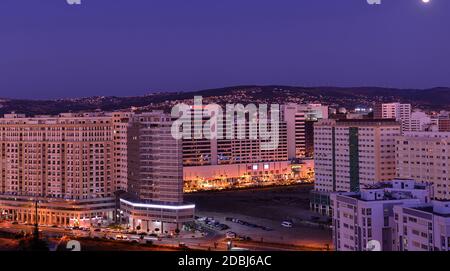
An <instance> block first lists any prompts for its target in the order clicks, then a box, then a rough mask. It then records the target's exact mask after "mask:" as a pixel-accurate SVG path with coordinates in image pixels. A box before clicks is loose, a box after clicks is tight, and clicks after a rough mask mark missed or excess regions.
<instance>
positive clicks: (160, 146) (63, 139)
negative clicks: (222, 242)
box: [0, 112, 194, 230]
mask: <svg viewBox="0 0 450 271" xmlns="http://www.w3.org/2000/svg"><path fill="white" fill-rule="evenodd" d="M170 123H171V117H170V115H167V114H164V113H163V112H151V113H140V114H135V113H133V112H114V113H103V112H99V113H81V114H74V113H67V114H60V115H59V116H35V117H32V118H28V117H25V116H24V115H18V114H7V115H5V117H4V118H0V158H1V159H0V172H1V175H0V209H2V210H5V211H6V212H7V213H8V214H10V215H11V217H12V218H13V219H16V220H21V221H26V222H31V221H35V220H36V218H35V217H34V211H33V210H34V209H33V208H34V207H33V206H34V204H35V201H37V202H38V206H39V214H38V217H37V220H38V221H39V222H40V223H44V224H48V225H79V224H85V225H92V224H93V223H98V221H108V220H109V221H111V220H114V219H116V216H117V215H119V214H120V215H119V217H120V218H121V219H122V220H123V221H126V222H128V223H129V224H130V225H131V226H134V227H137V226H139V228H141V229H145V230H147V229H148V230H150V229H154V228H155V227H151V226H149V227H146V226H147V225H139V224H144V223H148V224H150V223H151V222H155V221H158V223H161V221H162V222H163V223H167V224H168V226H167V227H166V229H169V228H174V227H178V226H179V224H180V223H183V222H185V221H188V220H189V219H192V218H193V210H194V206H193V205H188V204H184V203H183V202H182V169H181V167H182V160H181V143H180V142H179V141H177V140H175V139H174V138H173V137H172V136H171V134H170ZM120 191H123V192H124V193H120V195H121V199H120V202H121V204H120V206H117V204H116V202H117V201H116V196H117V195H118V193H117V192H120ZM119 207H120V208H121V211H120V212H117V210H118V208H119ZM143 217H145V219H143ZM138 221H139V223H138ZM169 225H171V227H170V226H169ZM152 226H154V225H152ZM157 227H158V229H161V228H162V226H161V225H158V226H157Z"/></svg>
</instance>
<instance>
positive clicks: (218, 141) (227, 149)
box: [183, 108, 288, 166]
mask: <svg viewBox="0 0 450 271" xmlns="http://www.w3.org/2000/svg"><path fill="white" fill-rule="evenodd" d="M203 110H204V109H203V108H192V112H193V114H191V116H192V123H194V121H195V120H194V115H195V114H196V112H200V113H199V114H200V115H201V116H203ZM268 116H269V117H270V113H269V114H268ZM223 118H224V120H223V122H222V125H223V126H222V127H223V130H222V132H223V135H222V136H221V137H217V138H207V137H204V136H203V137H201V138H196V137H195V136H194V132H192V136H191V138H183V165H184V166H210V165H230V164H245V163H259V162H276V161H287V160H288V150H287V148H288V134H287V123H286V121H285V120H284V118H283V114H282V112H280V116H279V120H280V121H279V123H277V124H276V125H278V127H277V128H278V133H277V135H276V136H278V141H277V143H278V144H277V146H275V148H263V147H262V145H264V144H267V143H268V142H270V141H271V139H265V138H263V137H261V136H260V135H258V136H257V137H256V138H251V137H250V132H249V131H250V125H249V116H248V115H247V116H245V118H246V123H245V125H244V126H243V127H244V129H243V130H244V132H243V134H244V136H241V137H239V136H238V135H237V131H238V123H237V121H234V122H233V123H227V122H226V121H225V120H226V119H225V118H226V115H225V114H224V116H223ZM208 119H209V117H202V119H201V124H200V126H201V127H203V125H204V123H205V122H206V121H208ZM258 123H259V122H258ZM230 125H233V126H232V127H231V126H230ZM271 129H272V127H271V122H270V121H268V130H269V131H271ZM192 130H194V129H192ZM228 133H232V134H233V136H232V138H231V137H230V136H227V135H228Z"/></svg>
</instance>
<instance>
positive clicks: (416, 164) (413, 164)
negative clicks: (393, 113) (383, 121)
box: [396, 132, 450, 200]
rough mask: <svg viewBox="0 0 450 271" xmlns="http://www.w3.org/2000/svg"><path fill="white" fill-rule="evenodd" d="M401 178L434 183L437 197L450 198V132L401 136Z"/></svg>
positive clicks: (397, 152)
mask: <svg viewBox="0 0 450 271" xmlns="http://www.w3.org/2000/svg"><path fill="white" fill-rule="evenodd" d="M396 141H397V144H396V145H397V147H396V148H397V149H396V164H397V173H396V175H397V177H401V178H414V179H416V180H421V181H423V182H427V183H431V184H433V190H434V191H433V197H434V198H435V199H438V200H449V199H450V132H410V133H405V134H404V136H401V137H398V138H397V139H396Z"/></svg>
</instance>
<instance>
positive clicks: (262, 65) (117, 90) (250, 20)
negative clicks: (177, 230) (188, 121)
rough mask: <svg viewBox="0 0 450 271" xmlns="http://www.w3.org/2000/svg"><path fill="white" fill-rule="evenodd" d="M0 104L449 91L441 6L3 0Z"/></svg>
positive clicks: (446, 27) (447, 15) (396, 1)
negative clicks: (177, 93) (245, 87)
mask: <svg viewBox="0 0 450 271" xmlns="http://www.w3.org/2000/svg"><path fill="white" fill-rule="evenodd" d="M0 49H1V51H0V97H14V98H39V99H42V98H58V97H77V96H90V95H118V96H127V95H142V94H145V93H148V92H150V91H157V90H167V91H174V90H196V89H203V88H214V87H223V86H230V85H237V84H284V85H299V86H301V85H303V86H312V85H314V86H323V85H336V86H369V85H370V86H388V87H401V88H428V87H435V86H450V1H449V0H431V3H429V4H423V3H421V0H382V5H378V6H370V5H368V4H367V3H366V0H82V5H80V6H70V5H68V4H66V1H65V0H45V1H40V0H1V2H0Z"/></svg>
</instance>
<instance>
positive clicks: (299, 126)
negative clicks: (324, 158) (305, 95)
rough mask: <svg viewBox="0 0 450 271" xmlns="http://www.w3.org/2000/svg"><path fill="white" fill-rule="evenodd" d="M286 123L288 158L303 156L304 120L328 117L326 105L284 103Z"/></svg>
mask: <svg viewBox="0 0 450 271" xmlns="http://www.w3.org/2000/svg"><path fill="white" fill-rule="evenodd" d="M283 114H284V119H285V121H286V125H287V138H288V139H287V142H288V158H289V159H295V158H304V157H305V154H306V147H307V146H306V143H307V142H306V137H307V135H306V133H307V130H306V121H317V120H320V119H328V106H325V105H321V104H294V103H291V104H286V105H284V106H283Z"/></svg>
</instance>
